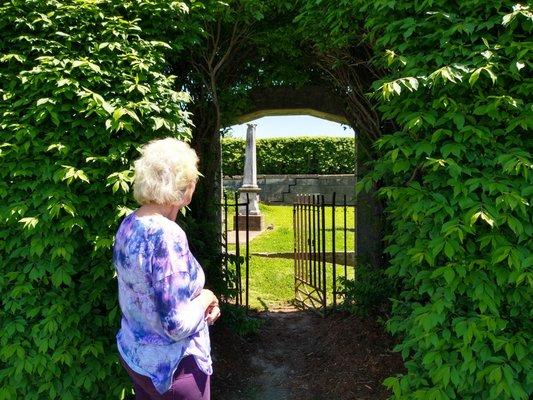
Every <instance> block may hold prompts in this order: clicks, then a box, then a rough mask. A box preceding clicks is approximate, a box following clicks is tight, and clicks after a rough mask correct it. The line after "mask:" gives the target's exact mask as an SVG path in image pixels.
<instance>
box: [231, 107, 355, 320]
mask: <svg viewBox="0 0 533 400" xmlns="http://www.w3.org/2000/svg"><path fill="white" fill-rule="evenodd" d="M282 111H285V113H287V114H289V115H286V116H272V115H271V114H270V112H269V111H265V112H264V114H269V115H268V116H263V117H261V118H258V119H255V120H251V121H247V122H249V123H251V124H254V125H255V126H256V128H255V130H256V139H257V142H256V148H257V172H258V174H257V184H258V186H259V188H260V190H261V191H260V192H259V193H260V199H261V200H260V206H259V207H260V210H261V213H262V215H263V217H264V218H265V224H264V230H263V231H261V232H249V235H248V238H249V259H248V260H247V261H248V262H247V263H246V265H245V264H242V266H241V267H239V270H240V274H241V285H242V286H241V287H242V290H243V291H248V292H249V293H248V294H249V305H250V308H252V309H256V310H261V311H267V310H270V311H272V310H279V309H287V308H289V307H292V306H294V305H298V306H304V304H303V303H301V302H298V301H295V300H298V299H301V298H302V295H301V293H300V292H299V290H298V288H299V285H298V282H299V281H298V277H299V276H301V278H302V279H304V280H305V281H306V282H309V284H310V285H311V286H312V287H317V288H318V287H320V286H317V285H322V286H323V289H324V295H325V299H324V301H325V303H326V304H327V305H332V304H334V303H335V301H336V300H338V299H339V298H340V296H339V293H340V291H341V289H342V278H343V277H344V278H345V279H353V278H354V276H355V243H356V232H355V225H356V224H355V221H356V218H355V204H354V198H355V189H354V188H355V174H354V173H355V132H354V130H353V129H352V128H351V127H349V126H347V125H344V124H340V123H339V122H333V121H331V119H332V118H328V119H324V118H318V117H316V116H315V115H301V113H300V112H298V113H297V114H296V115H294V112H293V111H292V110H278V111H277V112H276V114H277V115H279V114H281V112H282ZM257 114H259V113H257ZM243 119H246V118H242V119H241V120H243ZM336 119H340V118H336ZM247 128H248V124H236V125H233V126H230V127H228V128H227V129H225V130H224V138H223V139H222V172H223V175H224V177H223V187H224V190H225V191H226V194H229V198H234V196H233V193H234V192H235V191H238V190H239V188H240V185H241V184H242V182H243V176H242V167H243V164H244V161H243V159H244V141H245V138H246V132H247ZM305 195H308V196H309V198H310V199H311V198H312V199H313V200H312V201H316V203H317V204H316V207H313V212H309V218H307V217H306V218H305V221H304V222H305V229H304V226H303V223H301V221H300V222H298V219H302V215H303V212H304V210H307V209H309V210H311V206H309V207H298V206H297V204H299V202H300V201H302V200H301V199H302V198H303V197H302V196H305ZM311 196H312V197H311ZM315 196H316V197H315ZM334 196H335V197H334ZM321 213H323V216H321ZM311 217H312V218H311ZM308 219H309V220H308ZM223 223H225V224H226V225H227V226H223V227H222V231H223V232H225V231H227V232H229V233H228V235H229V237H230V245H229V251H230V253H231V254H239V255H243V254H245V249H244V248H243V246H244V245H246V232H245V228H244V227H243V226H242V224H241V225H240V226H239V231H240V233H239V235H237V238H236V235H235V232H234V229H235V226H234V221H233V219H232V218H231V215H230V217H229V218H228V217H226V219H224V218H223ZM307 225H308V226H307ZM226 228H229V229H227V230H226ZM311 229H313V237H312V238H311ZM303 230H305V231H306V232H304V231H303ZM307 231H309V233H307ZM304 234H305V235H306V236H307V235H308V234H309V241H311V240H313V243H314V244H315V247H316V246H318V247H316V248H314V250H313V249H308V250H309V251H310V254H311V256H310V257H309V260H298V256H297V254H296V252H297V250H298V248H299V247H301V244H302V243H303V240H304V237H303V236H304ZM315 236H316V237H315ZM236 240H240V242H241V243H240V246H241V247H240V249H239V250H238V251H236V247H237V246H238V244H237V243H236ZM305 240H307V238H305ZM322 242H323V243H322ZM333 242H335V243H333ZM299 243H300V244H299ZM300 264H302V265H300ZM231 267H233V268H236V266H235V265H232V266H230V268H231ZM244 268H249V280H246V282H245V281H244V275H245V273H246V272H245V270H244ZM322 268H323V269H324V276H322ZM236 272H237V271H235V270H233V271H232V274H234V273H236ZM305 278H307V279H305ZM319 292H320V291H319ZM320 296H322V293H321V292H320V293H319V296H318V297H320ZM306 305H307V306H309V304H306ZM315 306H316V308H317V309H319V308H320V305H319V304H315Z"/></svg>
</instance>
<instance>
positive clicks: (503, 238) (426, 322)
mask: <svg viewBox="0 0 533 400" xmlns="http://www.w3.org/2000/svg"><path fill="white" fill-rule="evenodd" d="M365 7H366V6H365ZM368 12H369V18H368V20H367V25H366V27H367V29H368V31H369V33H370V37H369V40H371V42H372V43H373V45H374V50H375V52H376V56H377V57H378V58H377V62H378V65H379V66H380V67H382V68H388V70H389V73H388V75H387V76H386V78H384V79H381V80H379V81H377V82H375V86H374V88H375V90H376V95H377V96H379V101H380V103H381V106H380V111H381V112H382V115H383V117H384V118H385V119H391V120H393V121H394V122H395V123H396V126H397V127H398V129H397V130H396V131H395V132H394V133H392V134H390V135H386V136H384V137H382V138H381V139H380V140H379V141H378V142H377V143H376V146H377V149H378V151H379V154H380V158H379V160H378V161H377V162H376V163H375V164H373V169H372V172H371V173H370V175H369V177H368V179H367V180H366V181H364V182H361V187H369V186H370V185H371V184H372V183H373V182H377V181H381V182H383V183H384V184H385V186H384V187H382V188H381V189H380V195H381V196H382V197H383V198H384V199H385V200H386V203H387V208H386V214H387V215H388V219H389V223H390V225H391V229H392V230H391V231H390V234H389V236H388V237H387V243H388V247H387V253H388V255H389V256H390V268H389V269H388V273H389V274H390V276H391V277H393V278H394V279H395V280H396V281H397V282H398V283H399V284H401V286H402V292H401V295H400V297H399V298H397V299H395V300H394V307H393V316H392V319H391V320H390V321H389V323H388V326H389V328H390V330H391V331H392V332H393V333H395V334H397V335H398V337H399V338H400V339H401V342H400V344H399V345H398V346H397V350H398V351H400V352H401V354H402V355H403V357H404V358H405V365H406V367H407V372H406V373H405V374H404V375H401V376H399V377H393V378H390V379H388V380H387V381H386V384H387V386H388V387H390V388H391V389H392V391H393V397H392V398H393V399H462V400H464V399H524V400H525V399H528V398H531V394H532V392H533V347H532V346H531V343H532V342H533V318H532V316H533V314H532V310H533V302H532V294H533V287H532V286H533V271H532V266H533V257H532V254H531V250H532V248H533V241H532V237H533V223H532V218H533V214H532V213H531V201H532V195H533V185H532V183H533V182H532V178H533V175H532V161H531V149H532V142H531V129H532V127H533V118H532V117H533V114H532V96H531V94H532V93H533V80H532V79H531V77H532V74H531V66H532V64H531V41H530V40H531V31H532V28H533V14H532V13H531V9H530V8H529V7H527V6H525V5H520V4H516V3H514V2H511V1H500V0H498V1H493V0H488V1H462V2H457V3H455V2H450V1H447V0H442V1H440V0H437V1H424V2H419V1H409V0H405V1H396V2H390V1H388V0H379V1H375V2H373V3H372V5H370V6H368Z"/></svg>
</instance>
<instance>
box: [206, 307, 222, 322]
mask: <svg viewBox="0 0 533 400" xmlns="http://www.w3.org/2000/svg"><path fill="white" fill-rule="evenodd" d="M220 314H221V313H220V308H219V307H218V305H216V306H212V307H209V308H208V309H207V310H205V320H206V322H207V325H213V324H214V323H215V321H216V320H217V319H218V318H219V317H220Z"/></svg>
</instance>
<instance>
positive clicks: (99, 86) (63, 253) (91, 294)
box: [0, 0, 189, 400]
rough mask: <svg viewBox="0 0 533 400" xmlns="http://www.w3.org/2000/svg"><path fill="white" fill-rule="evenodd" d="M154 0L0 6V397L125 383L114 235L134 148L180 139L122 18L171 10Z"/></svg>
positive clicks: (175, 98)
mask: <svg viewBox="0 0 533 400" xmlns="http://www.w3.org/2000/svg"><path fill="white" fill-rule="evenodd" d="M157 3H158V2H157V1H153V0H151V1H150V2H144V1H134V2H129V1H122V2H117V1H113V0H100V1H94V2H93V1H62V2H59V1H53V0H48V1H41V0H35V1H32V0H25V1H9V2H2V5H1V6H0V31H1V32H2V37H1V39H0V97H1V98H2V100H1V101H0V138H1V140H0V163H1V168H0V200H1V201H0V400H13V399H24V400H32V399H61V400H74V399H76V400H77V399H118V398H120V394H121V392H123V390H124V389H125V388H127V387H129V386H130V384H129V380H128V379H127V376H126V374H125V373H124V371H123V369H122V368H121V367H120V365H119V364H118V358H117V350H116V345H115V338H114V337H115V334H116V331H117V329H118V326H119V316H120V312H119V310H118V299H117V292H116V286H117V283H116V279H115V278H114V271H113V266H112V263H111V259H112V257H111V256H112V254H111V245H112V241H113V236H114V233H115V232H116V229H117V227H118V226H117V224H118V222H119V221H120V219H121V218H122V217H123V216H124V214H125V213H126V212H127V211H128V207H130V206H132V203H131V195H130V194H128V191H129V188H130V182H131V177H132V171H131V170H130V164H131V160H132V159H133V158H135V157H137V156H138V152H137V145H138V144H140V143H144V142H146V141H148V140H150V139H152V138H155V137H161V136H169V135H174V136H178V137H182V138H184V137H187V136H188V135H189V133H188V132H189V130H188V128H187V126H186V125H185V124H186V123H187V118H186V115H185V113H184V112H183V111H182V109H183V106H184V101H186V100H187V96H186V95H185V94H184V93H179V92H175V91H174V90H173V82H172V80H171V79H169V78H168V77H166V76H165V75H164V74H163V71H164V68H165V61H164V58H163V53H162V49H163V48H164V47H165V45H164V44H163V43H158V42H154V41H151V40H147V39H146V38H145V37H144V36H143V33H142V31H141V28H140V27H139V25H138V24H139V21H138V20H136V19H135V17H136V16H135V15H131V16H130V15H128V10H133V9H135V10H140V9H143V8H144V9H145V10H146V9H150V8H153V10H152V11H153V12H149V14H150V15H152V16H154V18H155V15H157V14H158V13H159V12H161V13H162V14H165V15H166V14H167V13H171V12H172V13H174V14H176V13H179V12H180V11H179V9H171V8H169V7H171V6H166V5H165V4H166V2H161V4H160V7H159V6H158V4H157ZM169 4H170V3H169ZM173 4H174V3H173ZM165 7H166V8H165ZM176 7H179V4H178V3H176ZM165 10H166V11H165Z"/></svg>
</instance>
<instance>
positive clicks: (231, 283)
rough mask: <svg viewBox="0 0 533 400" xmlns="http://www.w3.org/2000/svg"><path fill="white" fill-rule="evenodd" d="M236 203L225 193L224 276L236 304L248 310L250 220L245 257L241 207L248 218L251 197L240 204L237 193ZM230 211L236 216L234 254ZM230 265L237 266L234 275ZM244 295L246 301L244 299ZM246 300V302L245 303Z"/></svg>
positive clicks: (247, 197)
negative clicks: (240, 215) (229, 233)
mask: <svg viewBox="0 0 533 400" xmlns="http://www.w3.org/2000/svg"><path fill="white" fill-rule="evenodd" d="M233 199H234V201H233V202H232V203H229V202H228V195H227V194H226V193H224V196H223V203H222V204H221V206H222V208H223V212H222V216H223V221H222V224H223V229H222V238H221V246H222V274H223V277H224V279H225V281H226V286H227V287H228V289H229V290H230V291H234V293H235V297H234V302H235V304H236V305H240V306H242V305H244V306H245V307H246V309H248V308H249V286H250V285H249V283H250V227H249V221H248V218H246V219H245V221H246V222H245V224H244V229H245V241H244V256H243V255H242V249H241V247H242V245H243V244H242V243H241V242H240V231H241V227H240V226H239V218H237V216H238V215H239V207H244V210H245V214H244V215H246V217H248V215H249V213H250V210H249V201H250V200H249V195H248V194H246V200H245V201H242V202H239V194H238V193H237V192H236V193H234V195H233ZM229 210H231V216H234V217H235V218H234V221H235V222H234V223H235V225H234V230H235V251H234V252H232V251H230V250H229V243H228V231H229V230H228V225H229V224H228V217H229V216H230V215H229V214H230V213H229ZM230 264H234V265H235V271H234V274H233V271H232V269H230ZM242 267H244V288H243V271H242V269H243V268H242ZM243 295H244V299H243ZM222 300H223V301H225V302H229V301H231V299H230V298H223V299H222ZM243 300H244V301H243Z"/></svg>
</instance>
